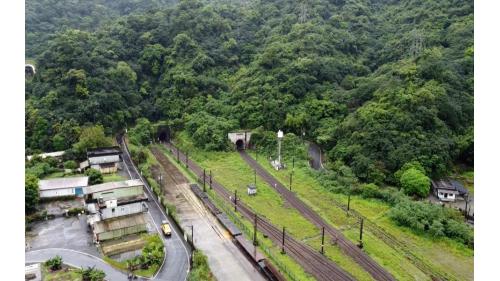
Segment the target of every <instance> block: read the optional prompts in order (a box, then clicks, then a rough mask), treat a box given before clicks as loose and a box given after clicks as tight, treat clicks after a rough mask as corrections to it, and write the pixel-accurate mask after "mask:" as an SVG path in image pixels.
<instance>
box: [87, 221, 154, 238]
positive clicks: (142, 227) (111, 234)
mask: <svg viewBox="0 0 500 281" xmlns="http://www.w3.org/2000/svg"><path fill="white" fill-rule="evenodd" d="M147 230H148V229H147V227H146V224H138V225H134V226H131V227H127V228H121V229H115V230H112V231H108V232H103V233H99V234H97V237H96V238H97V241H104V240H110V239H115V238H119V237H122V236H125V235H129V234H134V233H139V232H146V231H147Z"/></svg>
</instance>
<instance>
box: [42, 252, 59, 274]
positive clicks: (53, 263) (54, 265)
mask: <svg viewBox="0 0 500 281" xmlns="http://www.w3.org/2000/svg"><path fill="white" fill-rule="evenodd" d="M45 266H47V267H48V268H50V270H52V271H56V270H59V269H61V268H62V258H61V257H60V256H55V257H53V258H51V259H49V260H47V261H46V262H45Z"/></svg>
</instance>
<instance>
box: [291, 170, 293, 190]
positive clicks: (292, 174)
mask: <svg viewBox="0 0 500 281" xmlns="http://www.w3.org/2000/svg"><path fill="white" fill-rule="evenodd" d="M292 175H293V172H291V173H290V191H292Z"/></svg>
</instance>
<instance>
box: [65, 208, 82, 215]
mask: <svg viewBox="0 0 500 281" xmlns="http://www.w3.org/2000/svg"><path fill="white" fill-rule="evenodd" d="M82 212H85V209H84V208H71V209H69V210H68V215H69V216H76V215H78V214H81V213H82Z"/></svg>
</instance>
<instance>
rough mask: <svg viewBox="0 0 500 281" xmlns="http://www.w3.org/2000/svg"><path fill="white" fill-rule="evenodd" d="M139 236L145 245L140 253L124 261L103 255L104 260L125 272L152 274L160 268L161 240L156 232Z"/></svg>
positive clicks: (162, 254) (162, 255)
mask: <svg viewBox="0 0 500 281" xmlns="http://www.w3.org/2000/svg"><path fill="white" fill-rule="evenodd" d="M141 238H142V239H144V241H145V245H144V248H143V249H142V253H141V254H140V255H138V256H135V257H133V258H131V259H128V260H125V261H116V260H114V259H112V258H110V257H107V256H105V257H104V261H106V262H107V263H109V264H110V265H111V266H113V267H115V268H117V269H119V270H122V271H125V272H130V271H131V272H133V273H134V274H136V275H138V276H144V277H151V276H153V275H154V274H155V273H156V271H158V269H159V268H160V266H161V264H162V262H163V258H164V256H165V252H164V250H163V242H162V241H161V238H160V237H159V236H158V234H153V235H147V234H144V235H142V236H141Z"/></svg>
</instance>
